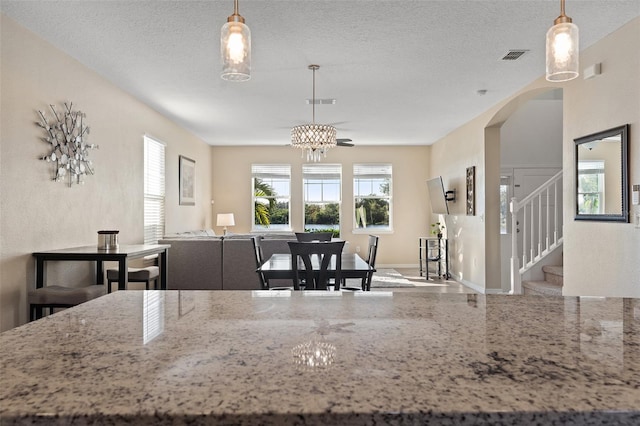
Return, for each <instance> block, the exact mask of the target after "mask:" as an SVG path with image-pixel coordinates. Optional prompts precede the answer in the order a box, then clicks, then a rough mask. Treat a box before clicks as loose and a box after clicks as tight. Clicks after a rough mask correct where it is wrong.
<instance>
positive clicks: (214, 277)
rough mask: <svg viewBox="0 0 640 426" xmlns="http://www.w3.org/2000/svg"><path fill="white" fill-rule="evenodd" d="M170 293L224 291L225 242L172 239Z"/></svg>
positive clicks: (205, 238)
mask: <svg viewBox="0 0 640 426" xmlns="http://www.w3.org/2000/svg"><path fill="white" fill-rule="evenodd" d="M159 243H160V244H171V248H170V249H169V255H168V262H167V265H168V268H167V273H168V277H167V289H169V290H222V239H220V238H215V237H194V238H169V239H164V240H160V241H159Z"/></svg>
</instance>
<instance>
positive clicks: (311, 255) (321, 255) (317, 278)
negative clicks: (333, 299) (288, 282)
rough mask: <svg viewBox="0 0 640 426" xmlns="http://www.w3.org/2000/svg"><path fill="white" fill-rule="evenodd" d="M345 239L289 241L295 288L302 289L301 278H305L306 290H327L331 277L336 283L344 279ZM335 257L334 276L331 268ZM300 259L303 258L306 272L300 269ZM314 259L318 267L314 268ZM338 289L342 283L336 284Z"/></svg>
mask: <svg viewBox="0 0 640 426" xmlns="http://www.w3.org/2000/svg"><path fill="white" fill-rule="evenodd" d="M344 243H345V242H344V241H336V242H296V241H290V242H289V250H290V251H291V269H292V270H293V288H294V290H300V287H301V284H300V283H301V279H302V278H303V279H304V289H305V290H327V289H328V287H329V286H330V278H333V279H334V280H335V283H340V282H341V281H342V250H343V249H344ZM334 257H335V269H333V270H332V271H333V277H331V275H332V274H331V273H330V270H329V266H330V265H331V259H332V258H334ZM299 260H302V264H303V266H304V272H303V274H302V276H301V273H300V272H301V271H299V270H298V266H299ZM314 260H317V264H316V266H317V269H314V262H313V261H314ZM335 287H337V288H336V290H337V289H338V288H339V287H340V285H336V286H335Z"/></svg>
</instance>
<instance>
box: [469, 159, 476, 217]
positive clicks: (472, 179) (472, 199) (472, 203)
mask: <svg viewBox="0 0 640 426" xmlns="http://www.w3.org/2000/svg"><path fill="white" fill-rule="evenodd" d="M475 186H476V166H471V167H467V216H474V215H475V214H476V193H475V192H476V191H475Z"/></svg>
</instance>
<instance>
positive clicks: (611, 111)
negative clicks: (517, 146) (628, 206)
mask: <svg viewBox="0 0 640 426" xmlns="http://www.w3.org/2000/svg"><path fill="white" fill-rule="evenodd" d="M638 40H640V18H636V19H634V20H633V21H631V22H630V23H628V24H627V25H625V26H624V27H622V28H621V29H619V30H617V31H616V32H614V33H613V34H611V35H610V36H608V37H607V38H605V39H604V40H602V41H601V42H599V43H597V44H595V45H594V46H592V47H590V48H589V49H587V50H586V51H585V52H584V53H583V54H582V56H581V63H582V67H586V66H588V65H591V64H593V63H595V62H601V63H602V72H603V74H602V75H601V76H599V77H597V78H595V79H592V80H584V79H582V78H581V77H580V78H578V79H576V80H573V81H570V82H566V83H561V84H551V83H548V82H546V81H545V80H544V79H543V78H540V79H538V80H536V81H534V82H532V83H531V84H530V85H528V86H527V87H525V88H524V89H523V90H521V91H520V92H519V93H516V94H515V95H514V96H512V97H510V98H507V99H505V100H504V101H502V102H500V103H499V104H497V105H495V106H494V107H493V108H491V109H490V110H488V111H486V112H484V113H483V114H481V115H480V116H478V117H477V118H475V119H474V120H471V121H470V122H468V123H466V124H465V125H463V126H461V127H460V128H458V129H456V130H455V131H453V132H452V133H451V134H449V135H447V136H446V137H444V138H443V139H441V140H440V141H438V142H437V143H436V144H434V145H433V146H432V150H431V159H430V161H431V173H432V175H433V176H437V175H442V176H443V179H444V181H445V186H448V187H451V188H454V187H455V188H456V189H457V190H458V194H459V196H460V194H464V188H465V187H464V182H463V177H464V173H465V170H466V168H467V167H469V166H474V165H475V166H476V186H477V188H478V191H477V194H476V196H477V199H476V210H477V215H476V216H465V215H464V204H463V203H462V202H459V203H458V205H457V207H456V208H455V210H454V214H452V215H450V216H449V217H448V218H447V224H448V231H447V232H448V235H449V238H450V239H451V240H452V241H451V244H452V246H453V247H454V252H455V256H453V257H452V272H453V275H454V277H456V278H458V279H459V280H461V281H462V282H463V283H465V284H468V285H469V286H471V287H473V288H476V289H478V290H480V291H483V292H492V291H497V289H499V288H500V283H499V277H496V276H494V273H493V271H495V270H499V269H500V256H499V250H497V249H495V248H496V247H499V244H498V243H497V242H496V240H497V239H498V238H499V234H498V233H497V232H496V230H497V229H498V228H497V227H496V224H497V220H498V217H497V216H496V215H497V214H498V210H497V208H496V207H497V206H496V201H495V200H496V199H497V198H496V197H497V191H498V182H499V179H498V177H499V158H496V155H497V157H499V151H498V153H497V154H496V151H495V148H496V143H497V144H499V143H500V135H499V132H496V131H495V129H496V128H499V127H500V126H501V125H502V123H504V121H505V120H506V119H507V118H508V117H509V116H510V114H512V113H513V112H514V111H515V110H516V109H517V108H518V107H519V106H520V105H523V104H524V103H525V102H527V101H528V100H530V99H532V98H534V97H536V96H537V95H539V94H541V93H543V92H545V91H548V90H550V89H551V88H563V90H564V100H565V101H564V106H563V116H564V123H563V169H564V176H563V177H564V183H563V185H564V194H565V196H564V198H563V199H564V221H565V227H564V238H565V245H564V265H565V270H564V283H565V286H564V290H563V291H564V293H565V294H567V295H601V296H605V295H607V296H634V297H638V296H640V286H639V285H638V277H639V276H640V262H638V253H640V229H637V228H634V226H633V224H618V223H596V222H575V221H574V220H573V217H574V214H575V189H574V180H575V172H574V167H575V166H574V143H573V139H575V138H577V137H580V136H584V135H587V134H591V133H594V132H597V131H600V130H605V129H609V128H611V127H615V126H619V125H621V124H625V123H629V124H631V131H630V134H631V136H630V141H629V145H630V150H629V157H630V161H629V165H630V176H629V177H630V183H636V184H637V183H639V182H640V155H639V154H638V148H637V147H638V146H640V132H639V131H637V128H638V124H640V123H639V121H640V79H639V78H638V75H640V65H639V61H640V60H639V55H640V51H639V50H638ZM541 70H542V69H541ZM634 129H636V130H635V131H634ZM498 146H499V145H498ZM498 149H499V148H498ZM447 183H448V185H447ZM638 208H639V207H638V206H634V207H633V209H634V211H635V212H638Z"/></svg>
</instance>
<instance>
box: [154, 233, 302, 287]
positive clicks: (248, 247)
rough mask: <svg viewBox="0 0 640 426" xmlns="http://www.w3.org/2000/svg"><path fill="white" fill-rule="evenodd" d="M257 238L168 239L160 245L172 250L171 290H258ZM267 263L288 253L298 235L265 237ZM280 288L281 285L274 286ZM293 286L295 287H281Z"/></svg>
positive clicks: (186, 235)
mask: <svg viewBox="0 0 640 426" xmlns="http://www.w3.org/2000/svg"><path fill="white" fill-rule="evenodd" d="M253 236H257V234H256V235H253V234H236V235H227V236H224V237H223V236H214V235H212V233H211V232H206V231H196V232H189V233H182V234H176V235H172V236H165V238H164V239H162V240H160V241H159V244H171V248H170V249H169V262H168V271H167V272H168V280H167V289H169V290H258V289H260V279H259V277H258V274H257V273H256V257H255V251H254V248H253V241H252V240H251V237H253ZM262 238H263V239H262V242H261V245H262V250H263V252H264V256H265V259H268V258H269V257H270V256H271V255H272V254H273V253H288V252H289V246H288V244H287V242H288V241H295V240H296V237H295V234H293V233H291V234H263V235H262ZM274 284H277V283H274ZM281 284H284V285H289V284H291V283H281Z"/></svg>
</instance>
